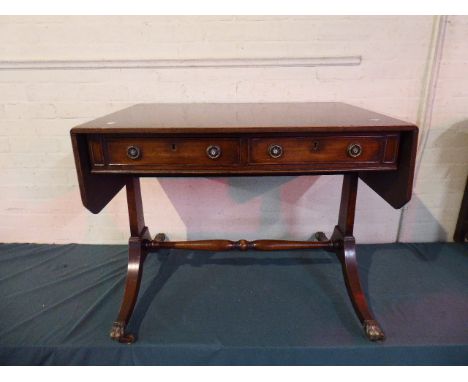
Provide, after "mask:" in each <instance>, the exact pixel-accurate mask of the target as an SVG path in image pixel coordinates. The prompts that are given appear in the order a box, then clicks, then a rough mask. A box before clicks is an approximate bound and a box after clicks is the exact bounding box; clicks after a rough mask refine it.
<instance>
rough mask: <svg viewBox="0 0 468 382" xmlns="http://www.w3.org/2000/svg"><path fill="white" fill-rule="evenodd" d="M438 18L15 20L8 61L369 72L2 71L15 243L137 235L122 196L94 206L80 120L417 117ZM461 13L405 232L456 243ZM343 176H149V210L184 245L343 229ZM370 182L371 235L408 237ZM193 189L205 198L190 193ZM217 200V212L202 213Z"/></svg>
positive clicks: (2, 226)
mask: <svg viewBox="0 0 468 382" xmlns="http://www.w3.org/2000/svg"><path fill="white" fill-rule="evenodd" d="M433 21H434V19H433V18H432V17H425V16H421V17H394V16H391V17H390V16H381V17H345V16H333V17H309V16H301V17H293V16H281V17H263V16H255V17H234V16H220V17H218V16H216V17H215V16H209V17H202V16H196V17H153V16H144V17H140V16H138V17H121V16H119V17H77V16H69V17H43V16H41V17H24V16H22V17H0V66H1V63H2V62H7V61H22V60H34V61H35V62H41V61H48V60H72V61H73V60H111V59H115V60H126V59H131V60H132V59H141V60H147V59H199V58H200V59H213V58H288V57H289V58H297V57H330V56H361V57H362V63H361V65H358V66H333V67H316V68H299V67H291V68H280V67H272V68H215V69H213V68H211V69H210V68H198V69H189V68H179V69H81V70H37V69H36V70H0V179H1V180H2V181H1V183H0V195H1V198H0V241H2V242H49V243H51V242H54V243H66V242H82V243H124V242H126V240H127V238H128V227H127V217H126V205H125V198H124V195H123V194H119V196H118V197H117V198H116V199H115V200H114V201H112V202H111V203H110V205H109V206H108V207H106V209H105V210H104V211H103V212H102V213H101V214H99V215H92V214H91V213H89V212H87V211H86V210H85V209H84V208H83V207H82V205H81V201H80V198H79V191H78V187H77V180H76V175H75V169H74V164H73V158H72V151H71V144H70V139H69V130H70V128H71V127H73V126H75V125H77V124H79V123H81V122H84V121H86V120H90V119H93V118H95V117H98V116H101V115H103V114H106V113H109V112H112V111H115V110H118V109H121V108H123V107H126V106H129V105H131V104H134V103H139V102H261V101H273V102H276V101H343V102H348V103H351V104H355V105H359V106H363V107H367V108H370V109H373V110H375V111H380V112H383V113H386V114H391V115H394V116H397V117H399V118H402V119H406V120H408V121H410V122H416V118H417V112H418V108H419V105H420V102H421V94H422V91H423V89H422V86H423V83H424V76H425V71H426V67H427V64H428V63H427V60H428V52H429V47H430V43H431V34H432V27H433ZM449 22H450V24H449V26H448V29H447V36H446V41H445V48H444V53H443V60H442V65H441V71H440V79H439V82H438V85H437V97H436V102H435V105H434V110H433V123H432V127H431V129H430V131H429V135H428V139H427V144H426V146H425V152H424V154H423V156H422V163H421V167H420V171H419V173H418V178H417V182H416V188H415V197H414V199H413V201H412V202H411V204H410V205H409V206H408V207H407V209H406V210H405V212H404V216H403V219H402V225H401V227H400V231H401V233H400V239H401V240H403V241H433V240H451V237H452V235H453V230H454V225H455V222H456V215H457V213H458V208H459V205H460V200H461V193H462V190H463V187H464V179H465V178H466V174H467V168H468V166H467V164H468V157H467V154H466V153H467V152H468V150H467V149H466V148H467V147H468V143H467V133H466V131H467V129H468V126H467V124H466V121H467V110H466V105H467V101H468V99H467V98H468V93H467V90H466V89H468V76H467V68H468V67H467V60H468V49H466V48H467V42H466V41H467V39H466V36H467V35H468V17H460V16H456V17H450V18H449ZM340 185H341V178H340V177H338V176H337V177H289V178H278V179H274V178H262V179H259V180H258V179H257V180H256V179H243V178H240V179H190V178H189V179H162V180H160V181H158V180H155V179H144V180H143V192H144V204H145V211H146V220H147V223H148V225H149V226H150V228H151V231H152V232H153V233H156V232H159V231H164V232H166V233H168V234H169V235H170V236H171V238H174V239H183V238H186V237H190V238H206V237H220V238H221V237H223V238H231V239H239V238H241V237H244V238H247V239H253V238H261V237H277V238H286V237H290V238H297V239H306V238H308V237H310V235H311V234H312V233H313V232H314V231H316V230H325V231H328V232H330V231H331V229H332V228H333V226H334V224H335V223H336V214H337V210H338V206H337V203H338V202H339V192H340ZM359 187H360V193H359V197H358V211H357V222H356V236H357V238H358V240H359V241H360V242H393V241H395V240H396V239H397V233H398V230H399V222H400V214H401V211H397V210H393V209H392V208H391V207H389V206H388V205H387V204H386V203H385V202H383V201H382V200H381V199H380V198H379V197H378V196H377V195H376V194H375V193H373V192H372V191H371V190H369V189H368V188H367V187H366V186H365V185H364V184H363V183H362V182H361V183H360V185H359ZM187 191H189V192H190V194H191V195H193V196H195V197H194V198H193V199H187V198H186V193H187ZM207 191H209V194H208V193H207ZM195 200H196V203H195ZM208 207H209V208H210V216H209V218H207V219H205V218H203V219H201V218H200V216H205V215H206V211H207V209H208ZM224 215H225V216H224ZM226 219H229V224H226V223H223V222H225V221H226Z"/></svg>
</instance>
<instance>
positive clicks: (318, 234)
mask: <svg viewBox="0 0 468 382" xmlns="http://www.w3.org/2000/svg"><path fill="white" fill-rule="evenodd" d="M314 236H315V239H316V240H317V241H328V237H327V235H325V233H323V232H322V231H319V232H315V234H314Z"/></svg>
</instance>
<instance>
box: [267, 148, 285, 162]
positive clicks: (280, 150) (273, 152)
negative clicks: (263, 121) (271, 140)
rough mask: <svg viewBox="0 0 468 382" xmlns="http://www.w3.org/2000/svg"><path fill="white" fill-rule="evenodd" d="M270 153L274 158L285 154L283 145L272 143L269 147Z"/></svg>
mask: <svg viewBox="0 0 468 382" xmlns="http://www.w3.org/2000/svg"><path fill="white" fill-rule="evenodd" d="M268 154H270V156H271V157H272V158H275V159H276V158H279V157H280V156H281V155H283V147H281V146H280V145H271V146H270V147H268Z"/></svg>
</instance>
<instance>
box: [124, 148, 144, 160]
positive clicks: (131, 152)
mask: <svg viewBox="0 0 468 382" xmlns="http://www.w3.org/2000/svg"><path fill="white" fill-rule="evenodd" d="M140 155H141V152H140V148H139V147H138V146H129V147H128V148H127V156H128V157H129V158H130V159H132V160H135V159H138V158H140Z"/></svg>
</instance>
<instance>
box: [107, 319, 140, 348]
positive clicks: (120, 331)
mask: <svg viewBox="0 0 468 382" xmlns="http://www.w3.org/2000/svg"><path fill="white" fill-rule="evenodd" d="M109 335H110V337H111V338H112V339H113V340H114V341H119V342H120V343H123V344H131V343H133V342H135V336H134V335H132V334H128V333H127V334H126V333H125V324H124V323H123V322H121V321H116V322H114V323H113V324H112V329H111V331H110V333H109Z"/></svg>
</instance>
